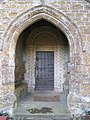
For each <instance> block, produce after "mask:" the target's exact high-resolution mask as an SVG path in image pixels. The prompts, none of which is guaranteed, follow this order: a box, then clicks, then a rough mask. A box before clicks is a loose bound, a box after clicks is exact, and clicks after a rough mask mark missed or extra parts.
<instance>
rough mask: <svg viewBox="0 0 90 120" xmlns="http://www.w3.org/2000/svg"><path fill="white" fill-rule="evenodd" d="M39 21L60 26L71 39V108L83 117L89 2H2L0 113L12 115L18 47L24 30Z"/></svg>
mask: <svg viewBox="0 0 90 120" xmlns="http://www.w3.org/2000/svg"><path fill="white" fill-rule="evenodd" d="M39 19H45V20H47V21H49V22H51V23H52V24H54V25H55V26H57V27H58V28H59V29H60V30H62V31H63V33H64V34H65V35H66V37H67V39H68V42H69V47H70V66H71V72H70V74H69V76H68V79H69V94H68V97H67V102H68V109H69V111H70V113H71V114H75V115H80V114H82V113H83V112H85V111H87V110H88V109H89V108H90V1H89V0H0V111H7V112H9V113H10V114H13V110H14V103H15V101H16V99H17V98H16V96H15V73H14V71H15V50H16V44H17V41H18V38H19V35H20V34H21V33H22V32H23V30H25V29H26V28H27V27H28V26H30V25H32V24H33V23H35V22H36V21H37V20H39Z"/></svg>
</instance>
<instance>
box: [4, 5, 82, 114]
mask: <svg viewBox="0 0 90 120" xmlns="http://www.w3.org/2000/svg"><path fill="white" fill-rule="evenodd" d="M40 19H45V20H47V21H49V22H51V23H52V24H53V25H55V26H56V27H57V28H59V29H60V30H62V31H63V33H64V34H65V35H66V37H67V39H68V42H69V47H70V64H71V69H72V71H71V73H70V81H69V84H70V86H71V87H70V89H69V90H70V91H69V95H68V96H69V97H68V103H69V110H72V109H73V105H72V104H71V103H70V94H72V93H73V91H75V89H77V88H75V87H76V86H75V87H72V86H74V83H75V72H76V68H75V62H76V58H77V56H78V55H79V51H80V50H81V41H80V40H81V38H80V34H79V31H78V30H77V27H76V25H75V24H74V23H73V22H72V21H71V20H70V19H69V18H68V17H67V16H65V15H64V14H63V13H62V12H60V11H58V10H56V9H54V8H52V7H49V6H46V5H40V6H37V7H34V8H32V9H29V10H27V11H25V12H24V13H22V14H21V15H20V16H18V17H17V18H16V19H15V20H13V21H12V23H11V24H10V25H9V27H8V28H7V30H6V32H5V33H4V35H3V45H2V46H3V62H2V63H3V64H2V70H3V71H6V75H4V74H3V75H2V81H3V85H4V86H6V85H9V90H8V93H7V94H6V95H5V96H4V97H7V96H8V95H9V97H10V101H8V100H7V101H5V104H9V106H8V111H9V110H10V111H13V103H14V101H15V94H14V70H15V49H16V44H17V40H18V37H19V35H20V33H21V32H22V31H23V30H25V29H26V28H27V27H28V26H30V25H31V24H33V23H34V22H36V21H38V20H40ZM76 44H77V47H76ZM72 81H74V83H73V84H71V82H72ZM72 95H73V94H72ZM73 97H74V95H73ZM11 98H12V99H11ZM5 110H7V108H5ZM74 112H75V109H74Z"/></svg>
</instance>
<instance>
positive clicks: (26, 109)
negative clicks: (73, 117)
mask: <svg viewBox="0 0 90 120" xmlns="http://www.w3.org/2000/svg"><path fill="white" fill-rule="evenodd" d="M35 97H41V100H40V101H39V100H34V98H35ZM44 97H45V98H47V99H49V101H44V100H43V99H42V98H44ZM57 97H58V98H59V97H60V99H59V100H58V101H56V100H57V99H56V98H57ZM66 99H67V95H66V93H55V92H49V93H48V92H34V93H26V94H24V95H22V96H21V97H20V98H19V100H18V105H17V109H16V110H15V111H14V115H15V116H19V117H20V116H21V117H22V116H24V117H25V116H28V119H29V118H30V120H32V119H31V118H35V117H36V118H43V120H44V119H46V118H48V119H50V118H63V119H60V120H69V119H64V118H70V114H69V111H68V109H67V102H66V101H67V100H66ZM50 100H51V101H50ZM43 108H44V110H46V109H49V110H51V111H46V112H45V111H44V112H42V111H40V110H42V109H43ZM38 110H39V111H38Z"/></svg>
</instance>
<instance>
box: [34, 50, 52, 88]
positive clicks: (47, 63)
mask: <svg viewBox="0 0 90 120" xmlns="http://www.w3.org/2000/svg"><path fill="white" fill-rule="evenodd" d="M35 89H36V90H53V89H54V52H52V51H37V52H36V79H35Z"/></svg>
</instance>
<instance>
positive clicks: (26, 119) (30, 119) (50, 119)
mask: <svg viewBox="0 0 90 120" xmlns="http://www.w3.org/2000/svg"><path fill="white" fill-rule="evenodd" d="M14 118H15V120H72V119H71V117H70V116H68V115H59V116H50V115H48V116H46V115H30V116H28V115H15V117H14Z"/></svg>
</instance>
